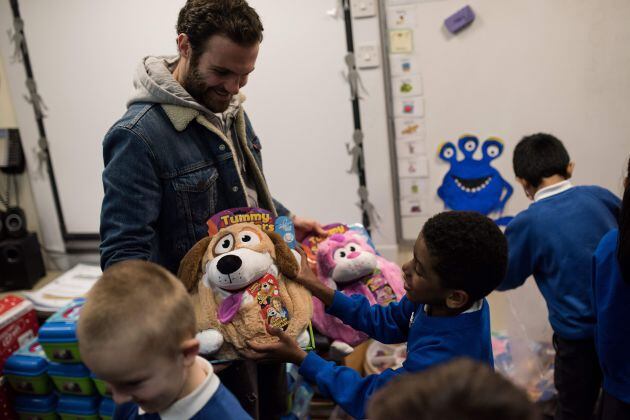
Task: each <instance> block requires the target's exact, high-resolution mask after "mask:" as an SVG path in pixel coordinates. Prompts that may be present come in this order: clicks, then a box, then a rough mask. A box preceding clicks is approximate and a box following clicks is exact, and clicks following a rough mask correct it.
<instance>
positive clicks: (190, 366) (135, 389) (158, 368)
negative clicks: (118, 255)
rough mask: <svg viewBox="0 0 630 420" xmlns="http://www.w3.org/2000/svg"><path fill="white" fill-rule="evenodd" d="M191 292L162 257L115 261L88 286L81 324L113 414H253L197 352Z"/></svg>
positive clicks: (147, 419) (169, 418) (89, 361)
mask: <svg viewBox="0 0 630 420" xmlns="http://www.w3.org/2000/svg"><path fill="white" fill-rule="evenodd" d="M195 332H196V322H195V314H194V311H193V307H192V301H191V300H190V296H188V293H187V292H186V289H185V288H184V286H183V285H182V284H181V282H180V281H179V280H177V278H175V277H174V276H173V275H172V274H171V273H169V272H168V271H167V270H165V269H164V268H162V267H160V266H158V265H157V264H154V263H150V262H146V261H138V260H135V261H134V260H128V261H124V262H121V263H117V264H115V265H112V266H111V267H110V268H108V269H107V270H105V272H104V273H103V276H102V277H101V279H99V281H98V282H96V284H95V285H94V287H93V288H92V290H91V291H90V292H89V294H88V298H87V301H86V303H85V305H84V306H83V308H82V309H81V316H80V317H79V323H78V326H77V336H78V339H79V350H80V352H81V358H82V359H83V361H84V363H85V364H86V365H87V366H88V367H89V368H90V369H91V370H92V371H93V372H94V374H95V375H96V376H97V377H98V378H100V379H102V380H104V381H105V382H107V383H108V385H109V387H110V389H111V392H112V398H113V399H114V402H115V403H116V411H115V413H114V419H142V420H159V419H163V420H180V419H193V420H201V419H210V418H213V419H214V418H216V419H239V420H246V419H251V417H250V416H249V415H248V414H247V413H246V412H245V411H244V410H243V408H242V407H241V406H240V405H239V403H238V401H237V400H236V398H235V397H234V395H232V394H231V393H230V391H228V390H227V388H225V387H224V386H223V384H221V381H220V380H219V378H218V377H217V375H216V374H215V373H214V372H213V369H212V365H210V363H208V361H206V360H204V359H202V358H201V357H199V356H197V353H198V351H199V341H198V340H197V339H196V338H195Z"/></svg>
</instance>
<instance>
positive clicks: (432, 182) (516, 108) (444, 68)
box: [386, 0, 630, 240]
mask: <svg viewBox="0 0 630 420" xmlns="http://www.w3.org/2000/svg"><path fill="white" fill-rule="evenodd" d="M400 3H405V4H406V6H404V7H408V8H411V9H413V10H415V24H414V27H413V55H414V57H416V58H417V60H418V64H419V69H420V73H421V75H422V82H423V95H424V105H425V122H426V148H427V156H428V161H429V174H430V176H429V178H428V190H429V193H428V196H427V199H426V202H425V204H426V206H425V207H424V208H423V214H422V215H421V216H419V217H405V218H402V233H403V238H405V239H408V240H413V239H415V238H416V236H417V234H418V232H419V230H420V228H421V226H422V224H423V223H424V221H426V219H427V217H429V216H430V215H432V214H435V213H437V212H439V211H442V210H443V209H444V204H443V202H442V201H441V200H440V199H439V198H438V197H437V194H436V191H437V189H438V187H439V186H440V184H441V183H442V178H443V176H444V174H445V173H446V172H447V171H448V169H449V165H448V164H447V163H445V162H443V161H441V160H439V159H438V158H437V150H438V147H439V145H440V144H441V143H442V142H445V141H451V142H455V143H456V142H457V139H458V138H459V137H460V136H461V135H462V134H464V133H472V134H475V135H477V136H478V137H479V139H480V140H481V141H483V140H484V139H486V138H488V137H491V136H497V137H500V138H502V139H503V140H504V142H505V146H506V147H505V150H504V151H503V155H502V156H501V157H500V158H498V159H497V160H495V161H494V162H493V166H495V167H496V168H497V169H499V171H500V172H501V174H502V175H503V178H504V179H506V180H507V181H508V182H510V183H511V184H512V186H513V187H514V195H513V196H512V198H511V199H510V201H509V202H508V205H507V207H506V209H505V212H504V214H505V215H515V214H516V213H518V212H519V211H521V210H523V209H525V208H526V207H527V205H528V204H529V201H528V200H527V199H526V198H525V195H524V194H523V192H522V190H521V188H520V187H519V186H518V184H517V183H516V182H515V180H514V175H513V171H512V153H513V149H514V146H515V145H516V143H517V142H518V141H519V140H520V139H521V138H522V136H524V135H527V134H533V133H536V132H541V131H542V132H549V133H552V134H554V135H556V136H557V137H558V138H560V139H561V140H562V141H563V142H564V144H565V146H566V147H567V149H568V151H569V154H570V155H571V158H572V160H573V161H574V162H575V163H576V168H575V172H574V178H573V183H574V184H597V185H601V186H604V187H606V188H608V189H610V190H611V191H613V192H615V193H616V194H619V193H620V191H621V182H622V178H623V175H624V168H625V164H626V162H627V160H628V156H629V155H630V118H628V104H629V102H630V48H629V47H628V46H629V45H630V26H629V25H628V22H629V21H630V2H627V1H615V0H599V1H590V0H554V1H547V0H503V1H494V0H470V1H466V2H464V1H436V2H421V1H417V2H413V1H402V2H401V1H389V2H386V5H387V11H388V12H391V10H392V8H400V7H401V6H400ZM466 4H469V5H470V6H471V7H472V9H473V10H474V12H475V13H476V20H475V21H474V22H473V23H472V25H471V26H470V27H468V28H467V29H464V30H463V31H462V32H460V33H459V34H458V35H454V36H453V35H449V34H448V33H447V32H446V31H445V29H444V27H443V22H444V19H445V18H447V17H448V16H450V15H451V14H453V13H454V12H456V11H457V10H459V9H460V8H462V7H464V6H465V5H466ZM460 158H461V155H460Z"/></svg>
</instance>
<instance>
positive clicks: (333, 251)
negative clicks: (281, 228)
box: [313, 230, 405, 354]
mask: <svg viewBox="0 0 630 420" xmlns="http://www.w3.org/2000/svg"><path fill="white" fill-rule="evenodd" d="M317 272H318V277H319V280H320V281H321V282H323V283H324V284H326V285H327V286H328V287H331V288H333V289H336V290H340V291H341V293H343V294H344V295H346V296H352V295H363V296H365V297H366V298H367V299H368V300H369V301H370V304H372V305H374V304H376V303H378V304H379V305H383V306H385V305H388V304H390V303H391V302H395V301H398V300H400V299H401V298H402V297H403V295H404V294H405V289H404V287H403V279H402V272H401V270H400V268H399V267H398V266H397V265H396V264H394V263H392V262H390V261H387V260H386V259H385V258H383V257H381V256H379V255H376V253H375V252H374V249H373V248H372V247H371V246H370V245H369V244H368V243H367V241H366V240H365V238H364V237H363V236H362V235H360V234H359V233H356V232H354V231H352V230H349V231H347V232H345V233H343V234H340V233H337V234H334V235H332V236H330V237H328V238H327V239H326V240H325V241H323V242H322V243H321V244H319V247H318V248H317ZM313 324H315V326H316V327H317V329H318V330H319V331H320V332H321V333H322V334H325V335H326V336H328V337H330V338H332V339H333V340H335V341H334V342H333V343H332V345H331V346H332V347H333V348H334V349H336V350H338V351H340V352H341V353H344V354H348V353H350V352H352V350H353V349H352V347H351V346H356V345H357V344H359V343H361V342H363V341H365V340H366V339H367V338H368V337H367V336H366V335H365V334H364V333H362V332H359V331H356V330H355V329H353V328H351V327H349V326H348V325H346V324H344V323H343V322H341V320H339V319H338V318H336V317H334V316H332V315H328V314H327V313H326V312H325V311H324V305H323V304H322V302H321V301H320V300H319V299H315V298H314V299H313Z"/></svg>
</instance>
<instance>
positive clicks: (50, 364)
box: [4, 299, 114, 420]
mask: <svg viewBox="0 0 630 420" xmlns="http://www.w3.org/2000/svg"><path fill="white" fill-rule="evenodd" d="M84 302H85V300H84V299H75V300H74V301H72V303H70V304H69V305H67V306H65V307H64V308H62V309H60V310H59V311H58V312H56V313H55V314H54V315H53V316H51V317H50V318H49V319H48V320H47V321H46V322H45V323H44V325H42V327H41V328H40V330H39V342H38V341H37V340H33V341H32V342H30V343H28V344H27V345H25V346H23V347H22V348H20V350H18V351H17V352H16V353H14V354H13V355H12V356H11V357H9V359H8V360H7V362H6V365H5V368H4V374H5V376H6V377H7V379H8V381H9V383H10V384H11V387H12V388H13V389H14V390H15V391H16V392H18V393H19V395H18V396H17V397H16V398H15V404H14V405H15V410H16V411H17V412H18V414H19V415H20V418H21V419H31V418H39V419H42V420H49V419H57V418H58V417H57V416H59V417H61V419H62V420H70V419H72V420H97V419H99V418H101V419H111V417H112V415H113V412H114V402H113V401H112V400H111V399H110V395H107V390H106V387H105V384H104V382H102V381H99V380H98V379H96V378H94V375H92V374H91V372H90V371H89V369H88V368H87V367H86V366H85V365H84V364H83V363H81V355H80V354H79V346H78V342H77V336H76V325H77V320H78V318H79V313H80V311H81V307H82V306H83V303H84ZM53 385H54V388H55V389H56V392H54V390H53ZM98 394H100V395H101V396H102V398H101V397H100V396H99V395H98Z"/></svg>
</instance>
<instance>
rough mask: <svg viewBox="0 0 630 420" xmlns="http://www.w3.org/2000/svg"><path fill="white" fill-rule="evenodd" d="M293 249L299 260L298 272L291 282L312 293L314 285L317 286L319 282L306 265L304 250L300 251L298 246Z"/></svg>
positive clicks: (306, 259)
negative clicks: (298, 255)
mask: <svg viewBox="0 0 630 420" xmlns="http://www.w3.org/2000/svg"><path fill="white" fill-rule="evenodd" d="M295 249H296V250H297V252H298V253H299V254H300V257H301V259H300V272H299V273H298V275H297V277H296V278H295V279H293V281H294V282H296V283H299V284H301V285H302V286H304V287H306V288H307V289H309V290H311V291H312V288H313V287H314V285H315V284H319V283H320V282H319V280H317V276H316V275H315V273H313V270H311V266H310V265H309V263H308V258H307V257H306V253H305V252H304V249H302V247H301V246H300V245H298V246H297V247H296V248H295Z"/></svg>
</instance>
